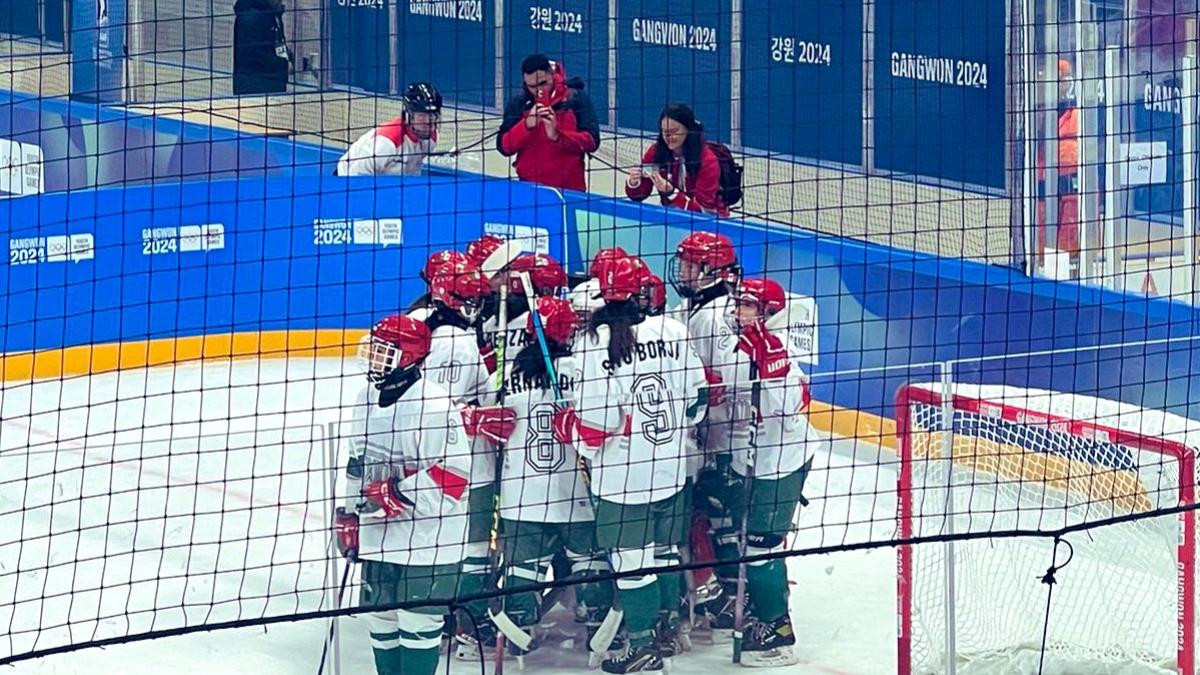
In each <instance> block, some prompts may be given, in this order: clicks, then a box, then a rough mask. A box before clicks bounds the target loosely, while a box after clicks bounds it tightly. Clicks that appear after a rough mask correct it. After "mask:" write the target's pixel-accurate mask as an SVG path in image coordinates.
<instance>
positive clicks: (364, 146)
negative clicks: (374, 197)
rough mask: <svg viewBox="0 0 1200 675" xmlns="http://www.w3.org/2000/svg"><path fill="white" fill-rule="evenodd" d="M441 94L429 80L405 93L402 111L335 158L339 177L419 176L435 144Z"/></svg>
mask: <svg viewBox="0 0 1200 675" xmlns="http://www.w3.org/2000/svg"><path fill="white" fill-rule="evenodd" d="M441 114H442V95H441V94H440V93H438V90H437V89H435V88H434V87H433V85H432V84H429V83H428V82H415V83H413V84H411V85H409V87H408V90H407V91H405V92H404V114H403V115H401V116H400V117H397V118H395V119H393V120H391V121H388V122H385V123H383V124H381V125H379V126H378V127H376V128H374V129H372V130H371V131H368V132H367V133H365V134H363V135H362V136H360V137H359V138H358V140H356V141H354V143H352V144H350V148H349V149H348V150H346V153H345V154H343V155H342V157H341V159H339V160H338V165H337V175H339V176H418V175H420V174H421V164H422V163H423V162H424V161H425V158H426V157H429V156H430V155H431V154H433V150H434V148H435V147H436V146H437V125H438V118H439V117H440V116H441Z"/></svg>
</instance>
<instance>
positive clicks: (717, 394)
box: [704, 368, 725, 407]
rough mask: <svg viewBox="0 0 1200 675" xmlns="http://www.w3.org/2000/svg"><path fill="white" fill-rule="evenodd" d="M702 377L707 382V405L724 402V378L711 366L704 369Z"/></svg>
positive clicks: (711, 405) (716, 404)
mask: <svg viewBox="0 0 1200 675" xmlns="http://www.w3.org/2000/svg"><path fill="white" fill-rule="evenodd" d="M704 379H705V381H707V382H708V405H709V407H714V406H719V405H721V404H722V403H724V402H725V380H723V379H721V374H720V373H718V372H717V371H715V370H713V369H711V368H705V369H704Z"/></svg>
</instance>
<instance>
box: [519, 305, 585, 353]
mask: <svg viewBox="0 0 1200 675" xmlns="http://www.w3.org/2000/svg"><path fill="white" fill-rule="evenodd" d="M537 313H538V316H540V317H541V318H542V330H543V331H544V332H545V334H546V340H547V341H548V342H553V343H555V344H559V345H565V344H568V343H570V341H571V336H572V335H573V334H574V333H575V327H576V326H577V325H578V324H579V318H578V317H577V316H576V315H575V309H574V308H573V307H571V303H570V302H568V301H566V300H563V299H562V298H550V297H546V298H538V301H537ZM525 329H526V330H527V331H529V335H530V336H532V337H533V339H534V340H537V331H536V330H535V329H534V326H533V312H530V313H529V319H528V320H526V324H525ZM535 344H536V343H535Z"/></svg>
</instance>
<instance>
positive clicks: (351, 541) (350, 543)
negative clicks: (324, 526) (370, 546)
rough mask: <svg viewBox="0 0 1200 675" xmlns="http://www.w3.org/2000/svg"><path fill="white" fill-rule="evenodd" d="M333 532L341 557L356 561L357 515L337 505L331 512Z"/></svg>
mask: <svg viewBox="0 0 1200 675" xmlns="http://www.w3.org/2000/svg"><path fill="white" fill-rule="evenodd" d="M333 532H334V535H335V536H336V537H337V547H338V552H340V553H341V554H342V557H343V558H345V559H346V560H349V561H351V562H358V516H357V515H355V514H353V513H347V512H346V509H344V508H342V507H340V506H339V507H338V508H337V511H335V512H334V514H333Z"/></svg>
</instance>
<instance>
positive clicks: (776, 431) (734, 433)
mask: <svg viewBox="0 0 1200 675" xmlns="http://www.w3.org/2000/svg"><path fill="white" fill-rule="evenodd" d="M785 347H786V348H787V350H788V355H789V357H790V358H789V361H790V362H791V364H792V367H791V368H790V369H789V370H788V374H787V375H785V376H784V377H781V378H779V379H775V380H767V381H765V382H761V383H760V395H759V406H760V407H761V411H760V412H761V415H762V417H761V421H759V422H758V425H757V429H756V428H755V415H754V405H753V393H754V385H753V380H752V379H751V359H750V357H749V356H747V355H746V353H745V352H743V351H740V350H735V352H734V356H733V359H732V361H730V362H729V363H727V364H726V366H725V368H726V369H727V370H728V371H731V372H730V375H727V376H725V382H726V384H727V387H726V402H725V404H724V405H723V406H722V407H723V408H725V409H726V415H727V418H728V419H727V421H726V422H724V423H723V425H724V428H723V429H720V430H719V432H720V434H721V435H722V436H723V437H726V438H729V439H730V441H731V447H732V450H733V465H732V467H733V470H734V471H736V472H737V473H738V474H739V475H742V476H745V475H747V471H748V469H747V464H749V462H750V461H751V458H752V457H753V462H754V477H755V478H761V479H766V480H773V479H779V478H783V477H784V476H787V475H788V474H791V473H792V472H794V471H796V470H797V469H799V468H800V467H801V466H802V465H803V464H804V462H806V461H807V460H808V458H809V457H810V456H811V455H812V450H811V447H812V445H811V444H812V443H813V442H815V441H817V440H818V439H819V437H818V436H816V435H814V433H813V430H812V428H811V427H810V426H809V424H808V417H807V416H806V415H804V414H803V413H801V412H800V406H802V405H803V400H802V394H803V387H804V383H805V382H807V379H808V378H807V377H806V376H805V374H804V371H802V370H801V369H800V364H799V362H798V361H799V359H798V356H799V352H798V350H797V349H796V348H795V347H793V346H792V345H791V344H789V343H785ZM710 428H711V427H710ZM755 431H757V435H756V436H752V434H754V433H755ZM752 453H753V455H752Z"/></svg>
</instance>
